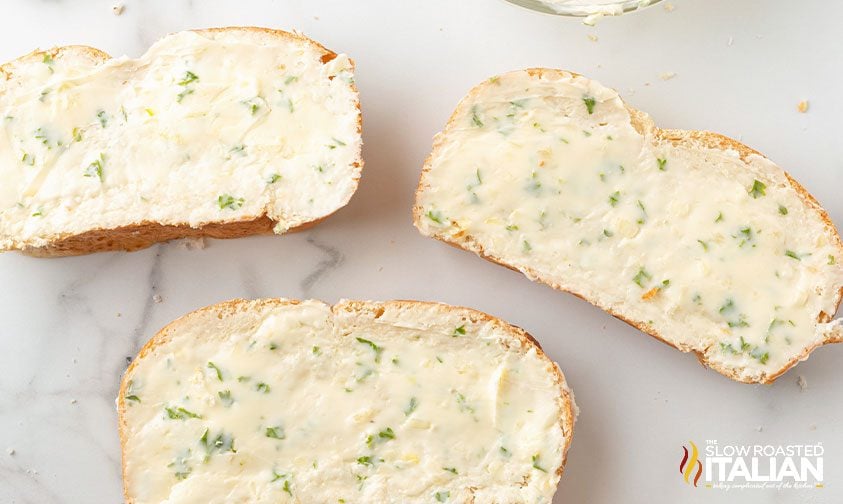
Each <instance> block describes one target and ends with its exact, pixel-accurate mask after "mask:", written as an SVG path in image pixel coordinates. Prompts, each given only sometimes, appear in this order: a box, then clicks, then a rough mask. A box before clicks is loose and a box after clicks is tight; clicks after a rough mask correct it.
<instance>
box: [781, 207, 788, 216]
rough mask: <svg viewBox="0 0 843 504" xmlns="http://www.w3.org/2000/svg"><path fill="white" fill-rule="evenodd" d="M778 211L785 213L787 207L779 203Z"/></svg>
mask: <svg viewBox="0 0 843 504" xmlns="http://www.w3.org/2000/svg"><path fill="white" fill-rule="evenodd" d="M779 213H780V214H782V215H787V207H786V206H784V205H779Z"/></svg>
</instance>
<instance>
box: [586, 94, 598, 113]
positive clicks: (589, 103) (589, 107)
mask: <svg viewBox="0 0 843 504" xmlns="http://www.w3.org/2000/svg"><path fill="white" fill-rule="evenodd" d="M582 102H583V103H584V104H585V109H586V110H588V115H591V114H593V113H594V106H595V105H596V104H597V101H596V100H595V99H594V98H593V97H591V96H586V97H583V99H582Z"/></svg>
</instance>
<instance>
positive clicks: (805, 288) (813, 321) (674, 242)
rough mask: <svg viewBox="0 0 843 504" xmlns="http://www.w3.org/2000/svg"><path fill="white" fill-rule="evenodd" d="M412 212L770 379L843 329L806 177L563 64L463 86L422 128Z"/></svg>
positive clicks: (842, 278) (542, 277)
mask: <svg viewBox="0 0 843 504" xmlns="http://www.w3.org/2000/svg"><path fill="white" fill-rule="evenodd" d="M414 220H415V225H416V227H417V228H418V229H419V230H420V231H421V232H422V234H424V235H427V236H431V237H434V238H437V239H439V240H442V241H445V242H447V243H449V244H452V245H455V246H457V247H460V248H463V249H466V250H469V251H472V252H475V253H477V254H479V255H480V256H482V257H485V258H487V259H489V260H491V261H494V262H497V263H500V264H503V265H505V266H508V267H510V268H512V269H514V270H517V271H521V272H522V273H524V274H525V275H526V276H527V277H528V278H530V279H532V280H538V281H540V282H543V283H545V284H547V285H550V286H551V287H553V288H556V289H559V290H563V291H568V292H571V293H573V294H575V295H577V296H579V297H582V298H584V299H586V300H587V301H589V302H591V303H592V304H594V305H596V306H598V307H600V308H602V309H604V310H606V311H607V312H609V313H610V314H612V315H614V316H616V317H618V318H620V319H622V320H625V321H627V322H629V323H630V324H632V325H634V326H635V327H637V328H639V329H641V330H642V331H644V332H646V333H648V334H650V335H652V336H654V337H656V338H658V339H660V340H662V341H664V342H665V343H668V344H670V345H672V346H674V347H676V348H678V349H679V350H682V351H684V352H695V353H696V354H697V355H698V357H699V359H700V361H701V362H702V363H703V364H704V365H707V366H709V367H711V368H713V369H714V370H716V371H718V372H720V373H722V374H724V375H726V376H728V377H730V378H732V379H735V380H739V381H743V382H763V383H769V382H772V381H773V380H774V379H775V378H776V377H778V376H779V375H781V374H782V373H784V372H785V371H786V370H787V369H789V368H790V367H792V366H793V365H795V364H796V363H797V362H798V361H800V360H804V359H806V358H807V357H808V354H809V353H810V352H811V351H812V350H813V349H814V348H815V347H817V346H820V345H822V344H824V343H830V342H838V341H841V340H843V330H841V324H840V321H839V320H838V321H834V322H832V321H831V319H832V317H833V316H834V313H835V311H836V310H837V306H838V304H839V302H840V298H841V293H843V244H841V240H840V236H839V235H838V234H837V231H836V230H835V228H834V226H833V225H832V223H831V221H830V220H829V218H828V215H827V214H826V212H825V211H824V210H823V209H822V208H821V207H820V205H819V204H818V203H817V202H816V200H815V199H814V198H813V197H812V196H811V195H810V194H808V193H807V192H806V191H805V189H804V188H802V186H800V185H799V184H798V183H797V182H796V181H794V180H793V179H792V178H791V177H790V176H789V175H788V174H787V173H785V172H784V171H782V170H781V169H780V168H779V167H778V166H776V165H775V164H773V163H772V162H771V161H769V160H768V159H767V158H765V157H764V156H762V155H761V154H759V153H758V152H756V151H754V150H752V149H750V148H749V147H746V146H745V145H743V144H741V143H739V142H736V141H734V140H732V139H729V138H726V137H724V136H722V135H718V134H716V133H708V132H699V131H680V130H662V129H659V128H657V127H655V125H654V124H653V122H652V120H651V119H650V117H649V116H647V115H646V114H644V113H642V112H639V111H636V110H634V109H632V108H631V107H629V106H627V105H625V104H624V102H623V101H621V99H620V98H619V97H618V94H617V93H616V92H615V91H614V90H612V89H609V88H606V87H604V86H602V85H600V84H599V83H597V82H595V81H593V80H590V79H587V78H585V77H582V76H579V75H576V74H572V73H569V72H564V71H560V70H550V69H531V70H524V71H516V72H512V73H508V74H505V75H502V76H500V77H495V78H492V79H490V80H488V81H486V82H484V83H482V84H480V85H479V86H477V87H476V88H474V89H473V90H472V91H471V92H470V93H469V94H468V96H467V97H466V98H465V99H463V100H462V102H461V103H460V104H459V106H458V107H457V110H456V112H454V114H453V116H452V117H451V119H450V121H449V122H448V125H447V126H446V128H445V131H444V132H442V133H441V134H439V135H437V137H436V139H435V142H434V147H433V152H432V154H431V155H430V157H429V158H428V159H427V162H426V163H425V166H424V169H423V172H422V175H421V180H420V182H419V187H418V192H417V195H416V205H415V208H414Z"/></svg>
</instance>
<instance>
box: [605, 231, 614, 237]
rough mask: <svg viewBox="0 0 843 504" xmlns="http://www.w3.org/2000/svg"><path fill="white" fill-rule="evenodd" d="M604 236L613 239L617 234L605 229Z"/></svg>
mask: <svg viewBox="0 0 843 504" xmlns="http://www.w3.org/2000/svg"><path fill="white" fill-rule="evenodd" d="M603 236H605V237H606V238H611V237H613V236H615V233H613V232H611V231H609V230H608V229H604V230H603Z"/></svg>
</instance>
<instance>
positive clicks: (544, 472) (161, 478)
mask: <svg viewBox="0 0 843 504" xmlns="http://www.w3.org/2000/svg"><path fill="white" fill-rule="evenodd" d="M117 402H118V409H119V427H120V439H121V445H122V451H123V478H124V488H125V497H126V501H127V502H128V503H135V504H142V503H152V502H154V503H158V502H171V503H177V502H202V503H233V502H249V503H270V502H271V503H279V502H333V503H335V502H347V503H352V502H379V503H380V502H382V503H399V502H400V503H412V502H453V503H467V502H475V503H477V504H480V503H500V504H504V503H513V504H514V503H525V504H526V503H537V502H545V503H549V502H550V501H551V499H552V497H553V494H554V492H555V491H556V486H557V483H558V481H559V478H560V476H561V474H562V470H563V467H564V464H565V457H566V452H567V450H568V446H569V444H570V442H571V436H572V434H573V428H574V418H575V411H576V409H575V408H576V406H575V404H574V399H573V396H572V394H571V391H570V390H569V389H568V387H567V385H566V383H565V378H564V376H563V375H562V372H561V371H560V370H559V367H558V366H557V365H556V364H554V363H553V362H552V361H551V360H550V359H548V357H547V356H546V355H545V354H544V353H543V352H542V351H541V349H540V347H539V345H538V344H537V343H536V342H535V340H533V339H532V337H530V335H529V334H527V333H526V332H524V331H523V330H521V329H519V328H517V327H513V326H511V325H509V324H507V323H505V322H503V321H501V320H498V319H496V318H494V317H491V316H489V315H486V314H484V313H480V312H478V311H475V310H470V309H467V308H459V307H454V306H448V305H443V304H435V303H422V302H415V301H393V302H386V303H375V302H365V301H342V302H340V303H339V304H337V305H334V306H333V307H331V306H328V305H326V304H324V303H321V302H318V301H292V300H283V299H266V300H259V301H243V300H236V301H230V302H227V303H222V304H218V305H215V306H210V307H207V308H204V309H201V310H199V311H196V312H193V313H190V314H188V315H186V316H184V317H182V318H180V319H179V320H177V321H175V322H173V323H172V324H170V325H169V326H167V327H165V328H164V329H162V330H161V331H160V332H159V333H158V334H157V335H156V336H155V337H154V338H152V339H151V340H150V341H149V343H147V344H146V345H145V346H144V347H143V349H142V350H141V351H140V354H139V355H138V357H137V358H136V359H135V360H134V361H133V362H132V364H131V366H129V369H128V370H127V371H126V374H125V376H124V377H123V381H122V383H121V386H120V395H119V397H118V400H117Z"/></svg>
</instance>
